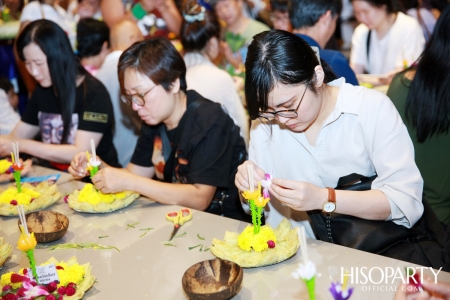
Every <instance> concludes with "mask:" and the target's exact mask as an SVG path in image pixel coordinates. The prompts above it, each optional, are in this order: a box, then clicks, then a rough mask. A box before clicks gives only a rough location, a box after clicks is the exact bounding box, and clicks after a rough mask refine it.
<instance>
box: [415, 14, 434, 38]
mask: <svg viewBox="0 0 450 300" xmlns="http://www.w3.org/2000/svg"><path fill="white" fill-rule="evenodd" d="M420 8H421V6H419V7H418V8H417V9H416V13H417V20H418V21H419V23H420V25H421V26H422V28H423V29H425V32H426V34H427V37H428V38H430V37H431V32H430V30H428V27H427V24H425V22H424V21H423V18H422V14H421V13H420Z"/></svg>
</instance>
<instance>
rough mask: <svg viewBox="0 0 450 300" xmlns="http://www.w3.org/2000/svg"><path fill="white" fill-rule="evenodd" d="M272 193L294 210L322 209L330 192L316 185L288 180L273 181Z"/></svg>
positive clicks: (276, 179)
mask: <svg viewBox="0 0 450 300" xmlns="http://www.w3.org/2000/svg"><path fill="white" fill-rule="evenodd" d="M269 191H270V193H271V194H272V195H273V196H274V197H276V198H277V199H278V200H280V201H281V202H283V203H284V204H285V205H287V206H289V207H290V208H292V209H294V210H299V211H308V210H314V209H322V204H323V203H325V202H326V200H327V199H328V191H327V189H325V188H319V187H317V186H315V185H314V184H311V183H307V182H302V181H293V180H287V179H280V178H275V179H272V185H271V186H270V189H269Z"/></svg>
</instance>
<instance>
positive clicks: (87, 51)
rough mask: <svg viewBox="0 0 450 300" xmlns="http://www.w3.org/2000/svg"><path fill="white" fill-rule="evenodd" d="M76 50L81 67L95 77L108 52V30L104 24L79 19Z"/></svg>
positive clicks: (93, 20)
mask: <svg viewBox="0 0 450 300" xmlns="http://www.w3.org/2000/svg"><path fill="white" fill-rule="evenodd" d="M77 49H78V57H79V58H80V61H81V65H82V66H83V67H84V68H85V69H86V70H87V71H88V72H89V73H90V74H91V75H94V76H95V74H96V73H97V71H98V68H100V66H101V65H102V64H103V61H104V60H105V57H106V55H108V53H109V51H110V50H109V28H108V26H106V24H105V22H103V21H98V20H95V19H92V18H84V19H81V20H80V21H79V22H78V24H77Z"/></svg>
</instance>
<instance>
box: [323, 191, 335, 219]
mask: <svg viewBox="0 0 450 300" xmlns="http://www.w3.org/2000/svg"><path fill="white" fill-rule="evenodd" d="M327 190H328V201H327V202H325V203H324V204H323V206H322V211H323V212H324V213H327V214H331V213H332V212H334V211H335V210H336V192H335V191H334V189H332V188H329V187H327Z"/></svg>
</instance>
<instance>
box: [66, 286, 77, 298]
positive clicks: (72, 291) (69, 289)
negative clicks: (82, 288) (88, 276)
mask: <svg viewBox="0 0 450 300" xmlns="http://www.w3.org/2000/svg"><path fill="white" fill-rule="evenodd" d="M66 295H67V296H73V295H75V289H74V288H73V287H71V286H69V287H67V288H66Z"/></svg>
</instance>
